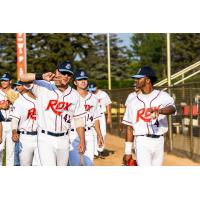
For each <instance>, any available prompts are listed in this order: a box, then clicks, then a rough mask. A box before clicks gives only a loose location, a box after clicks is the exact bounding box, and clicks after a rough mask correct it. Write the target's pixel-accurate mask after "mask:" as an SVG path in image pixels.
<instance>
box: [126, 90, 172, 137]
mask: <svg viewBox="0 0 200 200" xmlns="http://www.w3.org/2000/svg"><path fill="white" fill-rule="evenodd" d="M169 105H172V106H174V107H175V104H174V100H173V98H172V97H171V96H170V95H169V94H168V93H166V92H163V91H159V90H153V91H152V92H151V93H150V94H147V95H145V94H142V93H140V94H138V95H137V97H136V98H134V99H133V100H132V101H131V103H130V102H129V103H128V106H127V108H126V112H125V114H124V118H123V121H122V123H123V124H126V125H130V126H133V129H134V135H146V134H156V135H162V134H164V133H166V132H167V131H168V122H167V116H166V115H161V114H160V115H159V117H158V119H152V118H151V113H150V109H152V108H153V109H161V108H165V107H167V106H169Z"/></svg>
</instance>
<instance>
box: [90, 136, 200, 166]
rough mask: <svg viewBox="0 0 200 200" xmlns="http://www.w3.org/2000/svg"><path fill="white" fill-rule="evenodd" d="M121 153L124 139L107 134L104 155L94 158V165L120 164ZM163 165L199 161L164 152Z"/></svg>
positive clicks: (192, 164)
mask: <svg viewBox="0 0 200 200" xmlns="http://www.w3.org/2000/svg"><path fill="white" fill-rule="evenodd" d="M123 154H124V140H123V139H122V138H120V137H117V136H114V135H110V134H107V136H106V148H105V153H104V157H103V158H98V159H95V160H94V164H95V165H96V166H121V165H122V157H123ZM164 166H200V163H197V162H193V161H192V160H190V159H187V158H181V157H177V156H174V155H171V154H168V153H165V157H164Z"/></svg>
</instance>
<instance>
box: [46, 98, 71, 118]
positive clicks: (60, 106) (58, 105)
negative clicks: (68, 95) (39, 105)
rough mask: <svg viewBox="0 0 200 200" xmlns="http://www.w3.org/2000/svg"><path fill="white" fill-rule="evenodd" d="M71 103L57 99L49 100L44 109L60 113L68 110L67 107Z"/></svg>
mask: <svg viewBox="0 0 200 200" xmlns="http://www.w3.org/2000/svg"><path fill="white" fill-rule="evenodd" d="M71 105H72V103H69V102H63V101H60V102H59V101H58V100H50V101H49V104H48V106H47V108H46V109H45V110H49V109H50V110H52V111H53V112H54V113H55V114H56V115H61V114H62V111H64V110H65V111H68V110H69V107H70V106H71Z"/></svg>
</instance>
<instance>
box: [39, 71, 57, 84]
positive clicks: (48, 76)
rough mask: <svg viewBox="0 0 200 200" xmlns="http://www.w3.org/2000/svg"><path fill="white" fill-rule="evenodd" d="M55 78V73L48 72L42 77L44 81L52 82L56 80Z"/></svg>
mask: <svg viewBox="0 0 200 200" xmlns="http://www.w3.org/2000/svg"><path fill="white" fill-rule="evenodd" d="M55 76H56V75H55V74H54V73H52V72H47V73H44V74H43V75H42V78H43V80H45V81H48V82H50V81H52V80H53V79H54V77H55Z"/></svg>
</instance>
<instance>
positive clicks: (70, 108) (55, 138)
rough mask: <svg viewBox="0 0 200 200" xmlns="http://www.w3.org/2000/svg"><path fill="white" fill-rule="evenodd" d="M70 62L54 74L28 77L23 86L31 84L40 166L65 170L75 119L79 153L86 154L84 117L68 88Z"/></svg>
mask: <svg viewBox="0 0 200 200" xmlns="http://www.w3.org/2000/svg"><path fill="white" fill-rule="evenodd" d="M73 74H74V72H73V68H72V65H71V64H70V62H68V61H65V62H63V63H62V64H60V65H59V66H58V68H57V69H56V72H55V74H54V73H52V72H47V73H45V74H33V73H28V74H24V75H22V76H21V81H22V82H31V81H32V82H33V84H32V87H30V89H31V91H32V93H33V94H34V95H35V96H36V98H37V100H36V110H37V116H38V150H39V158H40V163H41V165H53V166H56V165H58V166H66V165H67V164H68V158H69V135H68V133H69V130H70V128H71V120H72V118H74V122H75V127H76V131H77V133H78V135H79V138H80V142H79V145H78V151H79V153H80V154H83V153H84V152H85V128H84V126H85V125H84V116H85V114H86V112H85V108H84V105H83V103H81V102H80V97H79V94H78V92H77V91H76V90H74V89H72V88H71V87H70V86H69V85H68V84H69V81H70V80H71V79H72V77H73Z"/></svg>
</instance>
